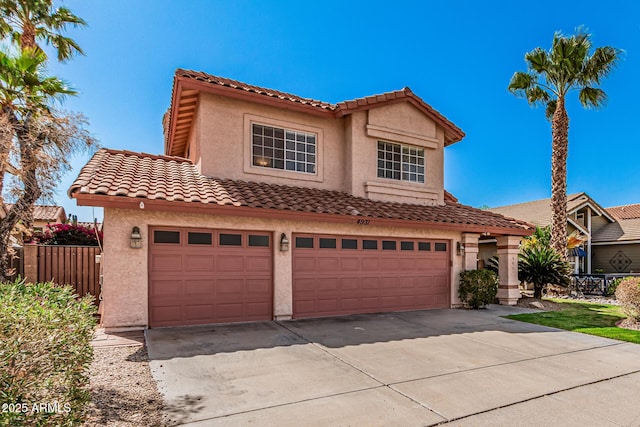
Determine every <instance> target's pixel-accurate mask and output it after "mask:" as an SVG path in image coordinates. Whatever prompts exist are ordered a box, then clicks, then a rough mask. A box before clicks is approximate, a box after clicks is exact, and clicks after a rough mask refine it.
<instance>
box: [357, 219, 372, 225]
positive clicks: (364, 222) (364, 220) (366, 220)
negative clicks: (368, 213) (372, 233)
mask: <svg viewBox="0 0 640 427" xmlns="http://www.w3.org/2000/svg"><path fill="white" fill-rule="evenodd" d="M370 222H371V220H370V219H359V220H358V224H360V225H369V223H370Z"/></svg>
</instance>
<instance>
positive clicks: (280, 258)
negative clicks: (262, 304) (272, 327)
mask: <svg viewBox="0 0 640 427" xmlns="http://www.w3.org/2000/svg"><path fill="white" fill-rule="evenodd" d="M283 233H284V235H285V236H286V238H287V239H288V240H289V250H287V251H281V250H280V239H281V238H282V234H283ZM293 244H294V242H293V237H292V234H291V229H284V228H282V229H277V230H275V233H274V235H273V317H274V319H275V320H289V319H291V316H292V315H293V277H292V270H291V262H292V257H291V251H292V250H293Z"/></svg>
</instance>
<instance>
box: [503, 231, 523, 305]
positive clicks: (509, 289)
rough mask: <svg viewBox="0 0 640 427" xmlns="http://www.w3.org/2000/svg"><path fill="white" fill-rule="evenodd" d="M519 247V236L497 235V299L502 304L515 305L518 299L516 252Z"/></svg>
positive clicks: (518, 282)
mask: <svg viewBox="0 0 640 427" xmlns="http://www.w3.org/2000/svg"><path fill="white" fill-rule="evenodd" d="M519 247H520V237H519V236H502V237H498V260H499V261H498V262H499V267H498V275H499V276H500V284H499V286H498V299H499V300H500V304H503V305H516V303H517V302H518V299H520V289H519V287H518V285H519V284H520V281H519V280H518V252H519Z"/></svg>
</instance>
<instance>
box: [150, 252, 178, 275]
mask: <svg viewBox="0 0 640 427" xmlns="http://www.w3.org/2000/svg"><path fill="white" fill-rule="evenodd" d="M182 263H183V259H182V255H181V254H180V253H171V254H162V255H153V256H152V257H151V262H150V268H151V271H152V272H156V271H158V272H160V271H169V272H173V271H182V269H183V265H182Z"/></svg>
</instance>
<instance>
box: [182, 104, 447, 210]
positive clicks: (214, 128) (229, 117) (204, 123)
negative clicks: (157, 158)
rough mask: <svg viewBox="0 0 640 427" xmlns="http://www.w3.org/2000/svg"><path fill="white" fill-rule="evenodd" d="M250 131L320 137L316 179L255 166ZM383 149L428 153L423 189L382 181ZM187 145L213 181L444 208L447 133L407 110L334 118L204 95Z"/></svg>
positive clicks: (380, 109) (392, 107)
mask: <svg viewBox="0 0 640 427" xmlns="http://www.w3.org/2000/svg"><path fill="white" fill-rule="evenodd" d="M251 123H261V124H266V125H272V126H279V127H286V128H290V129H296V130H301V131H305V132H311V133H316V134H317V135H318V146H317V150H318V164H317V173H316V174H315V175H313V174H306V173H297V172H290V171H284V170H278V169H271V168H262V167H257V166H253V165H252V164H251V135H250V132H251V127H250V124H251ZM378 141H388V142H395V143H402V144H405V145H411V146H416V147H419V148H424V150H425V169H426V171H425V183H424V184H420V183H412V182H406V181H398V180H391V179H381V178H378V177H377V142H378ZM190 144H193V145H195V147H191V149H190V157H191V158H192V159H193V160H194V161H195V162H196V164H198V165H199V167H200V170H201V172H202V173H203V174H205V175H208V176H214V177H219V178H231V179H242V180H248V181H261V182H267V183H273V184H284V185H296V186H301V185H304V186H308V187H314V188H322V189H328V190H338V191H346V192H349V193H351V194H353V195H355V196H359V197H369V198H371V199H376V200H384V201H395V202H405V203H419V204H425V205H433V204H443V203H444V171H443V164H444V133H443V131H442V129H441V128H439V127H437V126H436V124H435V122H433V121H432V120H431V119H429V118H427V117H426V116H425V115H424V114H423V113H422V112H421V111H419V110H418V109H417V108H416V107H414V106H413V105H411V104H409V103H398V104H392V105H385V106H381V107H376V108H372V109H370V110H367V111H358V112H355V113H353V114H351V115H349V116H346V117H342V118H332V117H318V116H314V115H310V114H306V113H301V112H298V111H290V110H286V109H281V108H276V107H272V106H267V105H261V104H255V103H251V102H247V101H243V100H237V99H231V98H225V97H222V96H219V95H213V94H206V93H203V94H201V95H200V99H199V105H198V110H197V112H196V119H195V121H194V124H193V128H192V130H191V134H190Z"/></svg>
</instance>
